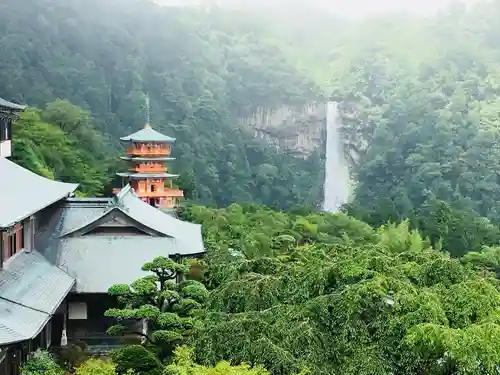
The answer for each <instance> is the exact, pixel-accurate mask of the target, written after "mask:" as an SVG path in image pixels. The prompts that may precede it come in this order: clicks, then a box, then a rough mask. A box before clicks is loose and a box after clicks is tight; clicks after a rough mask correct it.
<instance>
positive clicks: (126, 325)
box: [105, 257, 208, 360]
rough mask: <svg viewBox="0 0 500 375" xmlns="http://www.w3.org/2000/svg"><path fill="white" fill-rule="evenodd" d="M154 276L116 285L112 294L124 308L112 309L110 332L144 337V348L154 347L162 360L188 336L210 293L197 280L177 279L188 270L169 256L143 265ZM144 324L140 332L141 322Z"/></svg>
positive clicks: (112, 289) (108, 313) (108, 312)
mask: <svg viewBox="0 0 500 375" xmlns="http://www.w3.org/2000/svg"><path fill="white" fill-rule="evenodd" d="M142 270H143V271H145V272H149V273H151V275H147V276H144V277H142V278H140V279H138V280H136V281H134V282H133V283H132V284H130V285H124V284H117V285H113V286H112V287H110V288H109V292H108V293H109V294H110V295H111V296H115V297H117V298H118V302H119V303H120V305H121V308H114V309H109V310H107V311H106V312H105V315H106V316H109V317H114V318H116V319H117V324H116V325H114V326H112V327H110V328H109V329H108V333H110V334H113V335H125V334H134V335H138V336H140V337H142V338H143V339H144V340H145V341H144V345H145V346H153V347H154V348H155V349H156V353H157V356H158V358H159V359H160V360H165V359H168V358H169V357H170V356H171V355H172V353H173V350H174V348H175V347H176V346H177V345H179V344H181V343H182V342H184V341H185V340H186V338H187V337H189V336H190V335H191V333H192V331H193V329H194V326H195V320H194V318H195V316H196V315H197V313H198V312H199V311H200V309H201V308H202V306H203V303H204V302H205V299H206V298H207V294H208V292H207V290H206V288H205V287H204V285H203V284H202V283H200V282H198V281H194V280H185V281H181V282H180V283H176V281H175V280H176V278H180V277H182V275H184V274H185V273H187V271H188V270H187V267H186V266H184V265H182V264H179V263H176V262H174V261H173V260H172V259H170V258H168V257H157V258H155V259H154V260H153V261H151V262H147V263H145V264H144V265H143V266H142ZM140 321H145V322H146V326H147V329H146V330H145V332H141V331H140V329H138V324H137V323H138V322H140Z"/></svg>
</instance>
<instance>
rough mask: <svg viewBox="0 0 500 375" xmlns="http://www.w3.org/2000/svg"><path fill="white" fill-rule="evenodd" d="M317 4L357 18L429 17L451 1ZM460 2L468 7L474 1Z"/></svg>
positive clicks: (338, 0)
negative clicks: (403, 13)
mask: <svg viewBox="0 0 500 375" xmlns="http://www.w3.org/2000/svg"><path fill="white" fill-rule="evenodd" d="M319 2H321V3H322V5H323V6H324V7H327V8H328V9H329V10H331V11H333V12H334V13H338V14H341V15H343V16H348V17H355V18H358V17H364V16H367V15H373V14H380V13H387V12H394V11H407V12H411V13H418V14H422V15H431V14H434V13H436V12H437V11H438V10H440V9H442V8H445V7H446V6H448V5H450V4H451V3H452V2H453V0H372V1H370V0H318V3H319ZM460 2H462V3H464V4H467V5H470V4H472V3H474V2H476V0H462V1H460Z"/></svg>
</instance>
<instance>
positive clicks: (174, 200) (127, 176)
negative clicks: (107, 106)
mask: <svg viewBox="0 0 500 375" xmlns="http://www.w3.org/2000/svg"><path fill="white" fill-rule="evenodd" d="M120 140H121V141H122V142H124V143H125V144H126V152H127V156H122V157H121V159H122V160H125V161H127V162H128V164H129V170H128V172H122V173H117V175H118V176H120V177H122V186H124V185H126V184H130V185H131V186H132V188H133V189H134V192H135V193H136V194H137V196H139V197H140V198H141V199H142V200H143V201H144V202H146V203H148V204H149V205H151V206H153V207H157V208H162V209H173V208H175V207H176V206H177V204H178V203H179V199H181V198H183V197H184V193H183V191H182V190H180V189H177V188H174V187H173V185H172V180H173V179H175V178H177V177H179V176H178V175H175V174H170V173H168V170H167V168H166V167H165V162H167V161H170V160H174V159H175V158H172V157H171V156H170V153H171V150H172V144H173V143H174V142H175V138H172V137H169V136H166V135H164V134H161V133H159V132H157V131H156V130H154V129H153V128H151V126H150V125H149V124H147V125H146V126H145V127H144V129H142V130H139V131H138V132H135V133H134V134H131V135H129V136H126V137H122V138H120ZM116 192H117V191H116Z"/></svg>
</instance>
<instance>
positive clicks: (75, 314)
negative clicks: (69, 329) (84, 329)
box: [68, 302, 87, 320]
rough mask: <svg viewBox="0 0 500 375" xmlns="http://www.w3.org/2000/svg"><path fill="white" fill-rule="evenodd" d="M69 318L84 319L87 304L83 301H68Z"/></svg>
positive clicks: (85, 317)
mask: <svg viewBox="0 0 500 375" xmlns="http://www.w3.org/2000/svg"><path fill="white" fill-rule="evenodd" d="M68 319H69V320H86V319H87V304H86V303H85V302H70V303H69V304H68Z"/></svg>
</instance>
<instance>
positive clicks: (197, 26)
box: [0, 0, 500, 375]
mask: <svg viewBox="0 0 500 375" xmlns="http://www.w3.org/2000/svg"><path fill="white" fill-rule="evenodd" d="M498 19H500V2H499V1H489V2H486V1H483V2H481V1H480V2H478V3H477V5H476V6H474V7H471V9H469V10H466V9H465V8H464V7H461V6H460V5H457V4H454V5H453V6H452V7H450V8H448V9H446V10H444V11H442V12H441V13H439V14H437V15H435V16H433V17H429V18H422V17H417V16H409V15H406V16H401V15H399V16H390V15H387V16H384V17H380V18H377V19H368V20H365V21H362V22H361V21H360V22H357V23H353V22H351V23H349V22H341V21H339V20H337V19H335V18H333V16H329V15H326V14H314V13H310V14H293V13H289V14H280V15H276V14H271V13H268V14H261V13H259V12H254V13H250V12H245V13H243V12H238V11H237V10H227V9H218V8H212V9H181V8H179V9H177V8H176V9H166V8H160V7H157V6H156V5H154V4H152V3H148V2H146V1H139V0H138V1H133V0H120V1H118V0H113V1H106V2H102V1H97V0H89V1H85V2H83V1H78V0H69V1H64V2H62V1H56V0H25V1H23V4H22V5H20V4H18V2H17V1H14V0H6V1H3V2H2V4H1V5H0V20H1V22H0V46H1V47H2V51H5V53H3V54H2V55H1V56H0V82H2V85H1V87H0V96H2V97H5V98H6V99H10V100H16V101H18V102H23V103H28V104H30V105H31V106H32V107H33V108H32V109H30V110H28V111H26V112H25V113H24V114H23V115H22V117H21V119H19V120H18V121H17V122H16V124H15V137H16V140H15V150H14V151H15V158H14V159H15V160H16V161H18V162H19V163H21V164H22V165H25V166H27V167H28V168H30V169H32V170H35V171H37V172H38V173H41V174H43V175H45V176H48V177H54V178H58V179H61V180H77V181H79V182H81V192H82V193H83V194H90V195H93V194H101V193H103V192H105V191H106V190H107V189H109V186H110V185H112V183H113V181H112V179H113V172H114V171H115V170H116V169H117V168H121V167H123V166H121V165H120V164H119V162H118V161H117V160H118V154H119V152H120V148H119V145H118V144H117V139H118V138H119V136H122V135H124V134H126V133H130V132H133V131H134V130H136V129H137V128H138V127H140V126H142V124H143V123H144V122H145V121H146V112H145V109H144V103H145V96H146V94H148V95H149V96H150V98H151V105H152V109H151V118H152V121H153V123H154V125H155V127H156V128H158V129H159V130H162V131H164V132H165V133H168V134H170V135H174V136H175V137H177V138H178V143H177V146H176V148H175V150H176V154H177V156H178V157H179V160H178V161H177V162H176V164H175V165H173V168H174V169H175V170H176V171H178V172H180V173H181V178H180V180H179V184H180V185H181V187H182V188H184V189H186V192H187V195H188V197H189V198H192V200H191V202H188V204H185V205H183V206H182V207H180V208H179V212H178V215H179V217H180V218H182V219H184V220H189V221H192V222H197V223H200V224H202V225H203V234H204V240H205V246H206V248H207V256H206V257H205V258H204V259H202V260H190V261H189V262H187V263H186V264H180V263H176V262H174V261H172V260H170V259H168V258H158V259H155V260H151V262H149V263H147V264H145V265H143V266H142V267H143V270H145V271H150V272H152V274H151V275H150V276H148V277H146V278H143V279H140V280H138V281H137V282H135V283H134V284H133V285H131V286H123V285H122V286H113V287H111V288H110V291H109V292H110V293H111V294H114V295H116V296H118V297H119V300H120V301H122V302H124V304H125V307H124V308H123V309H112V310H110V311H108V312H107V315H108V316H113V317H117V318H144V317H147V318H148V319H150V322H151V323H152V327H153V332H152V337H151V338H148V340H147V341H146V342H145V343H143V344H142V345H138V344H135V345H129V346H126V347H124V348H123V349H121V350H119V351H117V352H116V353H114V354H113V356H112V360H113V362H112V363H107V362H99V361H97V360H91V361H87V362H85V363H84V364H83V365H82V366H81V367H79V364H78V365H76V364H75V365H74V368H68V369H66V370H68V371H71V372H74V373H75V374H78V375H87V374H106V375H108V374H109V375H115V374H116V373H119V374H124V373H126V371H127V370H132V371H134V373H135V374H137V375H160V374H163V375H170V374H172V375H174V374H176V375H186V374H193V375H199V374H207V375H208V374H218V375H229V374H234V375H252V374H253V375H266V374H268V373H269V374H271V375H294V374H308V373H310V374H343V375H350V374H352V375H392V374H403V375H406V374H407V375H420V374H436V375H484V374H496V373H498V368H499V367H498V366H499V363H500V328H499V327H500V322H499V316H500V292H499V290H500V284H499V282H498V277H499V276H500V247H499V243H500V230H499V227H498V225H499V224H500V206H499V202H500V178H499V177H500V175H499V173H500V148H499V146H498V145H499V144H500V143H499V141H500V62H499V61H500V43H499V41H500V28H499V26H498ZM327 98H329V99H332V100H336V101H339V102H340V107H341V114H342V120H343V128H342V140H343V143H344V146H345V147H344V152H345V153H346V155H347V156H348V159H349V160H350V161H351V165H350V172H351V175H352V178H353V180H354V181H355V189H354V190H355V194H354V196H353V197H352V199H351V202H349V203H348V204H346V206H345V208H344V210H343V211H344V212H342V213H338V214H328V213H322V212H318V211H317V209H316V208H317V205H318V204H319V203H320V201H321V193H322V192H321V189H322V183H323V181H322V180H323V166H322V164H323V160H322V158H323V155H322V154H323V151H322V150H318V151H317V152H315V153H314V154H313V155H312V156H311V157H310V158H308V159H302V158H298V157H296V155H291V154H289V153H287V152H283V150H276V149H275V148H272V147H270V146H268V145H266V144H264V143H262V142H261V141H259V140H256V139H254V137H253V133H252V130H251V129H247V128H244V127H242V126H241V125H239V123H238V121H237V120H238V118H239V117H241V116H248V115H252V113H254V112H255V111H257V109H258V108H269V109H273V108H278V107H280V106H284V105H286V106H299V107H300V106H302V105H304V104H306V103H310V102H315V101H316V102H317V101H324V100H326V99H327ZM196 201H197V202H196ZM193 202H195V203H193ZM234 202H236V203H234ZM200 203H202V204H204V205H199V204H200ZM213 204H217V205H219V206H221V207H222V206H225V208H210V207H207V205H213ZM260 204H265V205H267V206H271V207H264V206H261V205H260ZM315 206H316V207H315ZM277 208H280V209H283V210H277ZM285 209H286V210H285ZM137 267H138V268H139V267H141V265H137ZM176 274H183V275H184V276H185V279H184V281H183V282H181V283H179V284H175V283H170V282H164V281H165V280H166V279H165V278H167V279H168V277H170V279H168V280H173V279H174V278H175V275H176ZM165 275H167V276H168V277H166V276H165ZM159 280H161V281H162V282H161V287H160V288H158V284H159V283H158V281H159ZM145 296H146V297H148V298H149V301H154V303H155V304H151V303H147V304H145V303H144V298H145ZM130 301H132V302H130ZM165 301H168V303H165ZM131 306H132V307H133V308H132V307H131ZM124 329H125V327H121V326H120V325H117V326H114V327H111V330H110V332H109V333H110V334H111V333H113V334H121V333H123V330H124ZM40 358H41V359H39V361H46V362H47V363H49V362H50V361H51V360H50V358H46V357H40ZM50 363H51V364H50V366H53V369H54V371H53V372H50V374H51V375H59V374H61V375H62V374H63V369H61V368H58V367H57V366H56V365H55V364H54V363H52V362H50ZM65 365H66V366H68V364H65ZM26 366H27V368H26V369H25V373H26V374H28V375H39V373H37V372H29V371H28V370H29V368H28V367H29V364H28V365H26ZM249 366H250V367H249ZM35 367H36V366H35Z"/></svg>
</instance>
